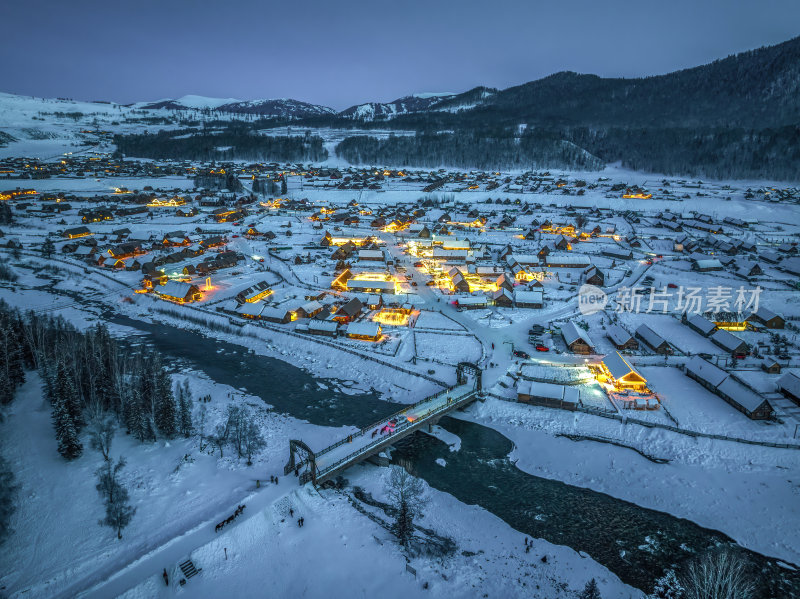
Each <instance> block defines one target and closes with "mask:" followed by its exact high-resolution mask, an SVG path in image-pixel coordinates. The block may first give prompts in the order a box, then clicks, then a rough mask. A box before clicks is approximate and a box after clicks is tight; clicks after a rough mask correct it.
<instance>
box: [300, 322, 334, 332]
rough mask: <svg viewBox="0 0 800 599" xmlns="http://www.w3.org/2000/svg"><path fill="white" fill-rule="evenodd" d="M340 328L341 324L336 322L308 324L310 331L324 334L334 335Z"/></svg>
mask: <svg viewBox="0 0 800 599" xmlns="http://www.w3.org/2000/svg"><path fill="white" fill-rule="evenodd" d="M338 327H339V323H337V322H336V321H335V320H312V321H311V322H309V323H308V330H309V331H319V332H321V333H322V332H324V333H332V332H334V331H335V330H336V329H337V328H338Z"/></svg>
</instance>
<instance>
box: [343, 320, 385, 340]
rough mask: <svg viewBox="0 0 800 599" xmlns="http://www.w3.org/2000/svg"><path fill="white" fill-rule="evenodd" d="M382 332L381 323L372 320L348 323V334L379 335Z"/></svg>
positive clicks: (361, 335) (360, 335)
mask: <svg viewBox="0 0 800 599" xmlns="http://www.w3.org/2000/svg"><path fill="white" fill-rule="evenodd" d="M380 332H381V325H380V324H378V323H377V322H372V321H371V320H362V321H360V322H351V323H350V324H348V325H347V334H348V336H349V335H357V336H359V337H377V336H378V335H379V334H380Z"/></svg>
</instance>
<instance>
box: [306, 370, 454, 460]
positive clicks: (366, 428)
mask: <svg viewBox="0 0 800 599" xmlns="http://www.w3.org/2000/svg"><path fill="white" fill-rule="evenodd" d="M458 386H459V385H456V386H454V387H448V388H447V389H442V390H441V391H438V392H436V393H434V394H433V395H429V396H428V397H426V398H424V399H421V400H419V401H418V402H417V403H414V404H410V405H407V406H406V407H404V408H403V409H402V410H399V411H397V412H395V413H394V414H390V415H389V416H387V417H385V418H383V419H381V420H378V421H377V422H374V423H372V424H369V425H367V426H364V427H362V428H360V429H359V430H358V431H357V432H355V433H353V434H351V435H348V436H346V437H345V438H344V439H340V440H339V441H337V442H336V443H334V444H333V445H329V446H328V447H326V448H325V449H322V450H320V451H318V452H316V453H315V454H314V455H315V456H316V457H317V458H319V457H320V456H323V455H325V454H326V453H328V452H329V451H331V450H333V449H336V448H337V447H339V446H340V445H344V444H345V443H349V442H350V439H351V438H353V439H354V438H356V437H361V436H363V435H365V434H367V433H368V432H369V431H371V430H372V429H374V428H376V427H380V426H382V425H383V424H385V423H386V422H388V421H389V420H391V419H392V418H395V417H397V416H401V415H403V414H405V413H406V412H408V411H409V410H413V409H414V408H416V407H419V406H420V405H422V404H424V403H426V402H429V401H432V400H435V399H437V398H439V397H441V396H442V395H446V394H448V393H451V392H452V391H453V389H455V388H456V387H458Z"/></svg>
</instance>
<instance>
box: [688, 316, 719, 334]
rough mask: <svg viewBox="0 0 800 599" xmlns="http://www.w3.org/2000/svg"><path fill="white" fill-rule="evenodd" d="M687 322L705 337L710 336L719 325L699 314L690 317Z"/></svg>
mask: <svg viewBox="0 0 800 599" xmlns="http://www.w3.org/2000/svg"><path fill="white" fill-rule="evenodd" d="M687 322H688V323H689V324H691V325H692V326H693V327H694V328H696V329H697V330H698V331H701V332H702V333H703V334H704V335H708V334H709V333H711V331H713V330H714V329H716V328H717V325H715V324H714V323H713V322H711V321H710V320H708V319H706V318H703V317H702V316H700V315H699V314H695V315H693V316H690V317H689V318H688V319H687Z"/></svg>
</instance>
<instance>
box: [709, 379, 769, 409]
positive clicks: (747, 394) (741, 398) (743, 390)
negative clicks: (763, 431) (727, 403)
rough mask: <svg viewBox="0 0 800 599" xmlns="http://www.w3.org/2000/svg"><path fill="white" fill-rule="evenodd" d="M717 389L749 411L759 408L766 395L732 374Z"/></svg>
mask: <svg viewBox="0 0 800 599" xmlns="http://www.w3.org/2000/svg"><path fill="white" fill-rule="evenodd" d="M717 389H719V391H720V392H722V393H724V394H725V395H727V396H728V397H729V398H731V399H732V400H733V401H735V402H736V403H738V404H739V405H740V406H742V407H743V408H744V409H746V410H747V411H749V412H752V411H753V410H755V409H756V408H758V406H760V405H761V404H762V403H764V401H765V399H764V397H762V396H761V395H759V394H758V393H754V392H753V391H752V390H751V389H748V388H747V387H745V386H744V385H742V384H741V383H740V382H739V381H737V380H736V379H734V378H733V377H731V376H729V377H728V378H727V379H725V380H724V381H722V383H720V384H719V386H718V387H717Z"/></svg>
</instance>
